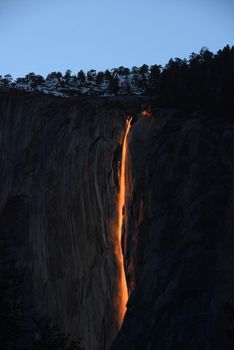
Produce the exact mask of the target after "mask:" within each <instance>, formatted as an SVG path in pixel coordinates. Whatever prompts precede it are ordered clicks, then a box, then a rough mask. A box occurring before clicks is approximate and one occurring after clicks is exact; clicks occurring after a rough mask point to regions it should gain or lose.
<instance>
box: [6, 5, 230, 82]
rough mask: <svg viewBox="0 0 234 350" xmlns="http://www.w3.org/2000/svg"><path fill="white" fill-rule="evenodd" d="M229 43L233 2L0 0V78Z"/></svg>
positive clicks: (153, 58) (134, 61)
mask: <svg viewBox="0 0 234 350" xmlns="http://www.w3.org/2000/svg"><path fill="white" fill-rule="evenodd" d="M226 44H230V45H233V44H234V0H0V74H1V75H4V74H7V73H10V74H12V75H13V77H19V76H23V75H25V74H27V73H29V72H35V73H37V74H42V75H44V76H45V75H47V74H48V73H49V72H51V71H61V72H62V73H63V72H65V70H66V69H71V70H72V72H73V73H74V74H75V73H77V72H78V71H79V70H80V69H83V70H85V71H87V70H89V69H96V70H105V69H107V68H108V69H110V68H113V67H119V66H121V65H123V66H126V67H129V68H131V67H132V66H140V65H142V64H143V63H146V64H148V65H151V64H155V63H157V64H162V65H164V64H165V63H166V62H167V61H168V60H169V59H170V58H171V57H180V58H184V57H188V56H189V54H190V53H191V52H199V50H200V49H201V47H203V46H206V47H208V48H209V49H210V50H211V51H217V50H218V49H220V48H222V47H224V46H225V45H226Z"/></svg>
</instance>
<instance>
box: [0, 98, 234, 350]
mask: <svg viewBox="0 0 234 350" xmlns="http://www.w3.org/2000/svg"><path fill="white" fill-rule="evenodd" d="M149 103H150V104H151V105H152V110H151V116H150V117H147V118H143V117H142V115H141V112H142V110H143V108H144V107H145V106H147V105H148V104H149ZM129 115H133V121H132V126H131V129H130V132H129V137H128V151H127V174H126V189H127V198H126V203H125V208H124V225H123V240H122V243H123V252H124V262H125V271H126V278H127V283H128V288H129V291H130V297H129V301H128V305H127V312H126V315H125V318H124V322H123V325H122V327H121V329H120V332H119V334H118V335H117V333H118V324H117V323H118V322H117V314H116V313H117V312H118V310H116V304H115V298H116V293H117V288H118V268H117V265H116V259H115V243H116V242H115V239H114V237H113V222H114V221H115V220H116V215H117V214H116V200H117V196H118V191H119V179H118V172H119V161H120V154H121V144H122V141H123V137H124V133H125V121H126V118H127V117H128V116H129ZM233 134H234V125H233V124H231V123H230V122H222V121H220V120H212V119H208V118H205V117H204V116H202V115H201V114H199V113H194V114H190V115H189V114H186V113H185V114H181V113H179V112H176V111H173V110H169V109H157V108H156V107H155V106H154V102H153V101H149V99H147V98H142V97H129V98H127V97H122V98H121V97H118V98H111V97H110V98H95V97H93V98H89V97H83V98H81V97H80V98H74V99H62V98H56V97H49V96H44V95H40V94H27V93H25V92H14V91H11V92H7V91H6V92H1V96H0V142H1V143H0V150H1V154H0V156H1V172H0V186H1V190H0V228H1V237H2V239H8V240H10V242H11V244H12V245H13V246H14V251H15V254H16V258H17V264H18V266H20V267H21V268H24V269H26V279H25V282H24V284H25V289H27V290H28V293H27V297H25V299H26V300H27V302H26V303H29V301H28V300H30V305H33V306H34V307H35V308H36V310H37V313H39V314H41V315H46V316H48V317H49V318H50V319H51V320H53V322H56V323H58V324H59V326H60V328H61V329H62V330H64V331H65V332H70V333H71V334H72V337H73V338H74V339H76V338H78V337H81V339H82V345H83V346H84V347H85V349H86V350H103V349H106V350H109V349H110V348H111V349H113V350H116V349H119V350H121V349H123V350H125V349H126V350H131V349H132V350H133V349H134V350H136V349H137V350H138V349H139V350H145V349H148V350H156V349H158V350H164V349H165V350H175V349H179V350H183V349H184V350H185V349H186V350H187V349H190V350H195V349H202V350H203V349H204V350H211V349H212V350H213V349H217V350H218V349H229V348H230V349H231V346H232V345H231V344H232V341H233V338H232V332H233V328H232V327H233V323H231V322H232V321H230V320H232V317H233V314H232V312H233V311H232V310H233V308H234V305H233V292H234V290H233V289H234V287H233V282H234V272H233V270H234V269H233V264H234V257H233V221H234V220H233V214H232V213H233V209H234V208H233V150H234V142H233ZM114 339H115V340H114ZM113 340H114V343H113V345H112V342H113Z"/></svg>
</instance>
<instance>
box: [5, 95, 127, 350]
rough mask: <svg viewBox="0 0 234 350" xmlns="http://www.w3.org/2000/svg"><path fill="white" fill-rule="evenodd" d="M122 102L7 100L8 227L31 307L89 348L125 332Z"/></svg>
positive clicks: (95, 348) (96, 348) (102, 345)
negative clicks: (117, 227) (120, 262)
mask: <svg viewBox="0 0 234 350" xmlns="http://www.w3.org/2000/svg"><path fill="white" fill-rule="evenodd" d="M125 117H126V115H125V112H124V109H121V108H120V109H118V108H113V106H112V105H111V104H109V103H108V102H107V101H105V102H104V101H102V99H99V100H95V99H90V100H89V101H88V102H87V100H85V99H78V101H77V100H76V101H73V102H71V101H67V100H61V99H56V98H50V97H46V96H44V97H43V96H31V95H27V94H25V93H22V94H21V93H11V94H4V93H2V95H1V99H0V149H1V172H0V186H1V189H0V210H1V215H0V224H1V229H2V230H3V231H2V232H3V233H4V234H5V236H8V237H11V238H12V240H13V241H14V242H16V241H17V242H18V243H17V259H18V263H19V264H20V265H21V267H23V268H24V267H26V268H27V275H28V276H29V277H28V280H27V285H30V299H31V304H32V305H33V306H34V307H35V309H36V313H38V314H40V315H46V316H48V317H50V318H51V320H52V321H53V322H54V323H58V324H59V326H60V327H61V329H62V330H64V331H65V332H69V333H71V334H72V338H74V339H77V338H78V337H81V339H82V345H83V346H84V347H85V349H86V350H99V349H108V348H109V347H110V344H111V342H112V339H113V337H114V336H115V335H116V333H117V325H116V322H115V317H114V314H115V310H114V309H113V297H114V294H115V288H116V283H117V281H116V265H115V260H114V254H113V249H114V247H113V241H112V237H111V227H110V222H111V220H112V219H113V217H114V216H115V211H116V193H117V188H118V178H117V175H116V174H117V166H118V154H119V142H120V141H121V138H122V133H123V129H124V125H125Z"/></svg>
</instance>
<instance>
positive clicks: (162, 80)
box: [0, 45, 234, 115]
mask: <svg viewBox="0 0 234 350" xmlns="http://www.w3.org/2000/svg"><path fill="white" fill-rule="evenodd" d="M233 81H234V46H229V45H227V46H225V47H224V48H223V49H221V50H219V51H218V52H217V53H213V52H211V51H210V50H209V49H208V48H205V47H203V48H202V49H201V50H200V52H199V53H192V54H191V55H190V56H189V59H180V58H175V59H170V60H169V62H168V63H167V64H166V65H165V66H164V67H162V66H160V65H157V64H155V65H152V66H148V65H146V64H143V65H142V66H141V67H132V68H131V69H129V68H126V67H123V66H121V67H119V68H114V69H111V70H106V71H104V72H102V71H100V72H97V71H96V70H93V69H92V70H90V71H88V72H87V73H85V72H84V71H83V70H80V71H79V72H78V73H77V74H75V75H73V74H72V72H71V70H67V71H66V72H65V74H62V73H61V72H52V73H50V74H48V75H47V77H46V78H44V77H42V76H41V75H36V74H35V73H29V74H27V75H26V76H25V77H23V78H17V79H16V80H15V81H13V79H12V77H11V76H10V75H9V74H8V75H5V76H4V77H1V76H0V84H1V85H3V86H11V87H20V86H21V85H26V86H27V84H28V85H29V86H30V88H32V89H37V88H38V89H39V87H40V88H41V91H43V88H45V87H46V88H48V87H49V89H50V90H53V89H54V90H56V91H60V92H62V93H65V94H66V95H68V96H71V95H79V94H89V95H104V96H105V95H147V96H153V97H154V98H155V101H156V103H157V104H158V105H159V106H167V107H175V108H178V109H183V110H189V111H194V110H205V111H209V112H211V113H216V114H217V113H223V112H224V113H227V114H229V115H230V114H231V113H232V112H233V111H234V101H233V98H232V96H233V94H234V91H233V90H234V88H233Z"/></svg>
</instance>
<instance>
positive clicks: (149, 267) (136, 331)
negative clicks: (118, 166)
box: [112, 110, 234, 350]
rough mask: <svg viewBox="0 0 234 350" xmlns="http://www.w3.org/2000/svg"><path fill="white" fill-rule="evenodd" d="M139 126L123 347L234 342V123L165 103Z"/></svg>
mask: <svg viewBox="0 0 234 350" xmlns="http://www.w3.org/2000/svg"><path fill="white" fill-rule="evenodd" d="M153 115H154V118H155V119H154V118H153V119H151V120H150V119H143V118H140V119H139V120H138V122H137V123H136V124H135V125H133V126H132V128H131V140H130V145H129V147H130V151H131V158H132V178H133V188H132V190H131V195H130V197H129V198H130V199H129V203H128V205H127V207H126V210H127V213H126V218H127V220H128V221H127V224H126V225H127V232H125V234H126V235H127V237H126V239H127V242H128V243H127V251H126V258H125V263H126V267H127V272H128V279H129V281H130V283H131V280H132V279H134V283H135V289H134V290H133V291H132V293H131V295H130V299H129V302H128V310H127V313H126V315H125V319H124V323H123V325H122V329H121V330H120V333H119V335H118V337H117V339H116V341H115V344H114V346H113V348H112V349H113V350H133V349H134V350H142V349H144V350H175V349H179V350H188V349H190V350H197V349H203V350H218V349H230V350H231V349H232V348H233V340H234V337H233V315H234V311H233V310H234V304H233V300H234V287H233V286H234V269H233V266H234V255H233V249H234V241H233V227H234V216H233V212H234V197H233V180H234V177H233V176H234V175H233V174H234V158H233V154H234V153H233V150H234V141H233V140H234V125H233V124H231V123H225V122H222V120H219V121H218V120H212V118H210V119H207V118H204V117H202V116H201V115H199V114H194V115H186V116H180V115H179V114H177V115H176V114H175V113H174V112H172V111H160V110H155V111H154V113H153Z"/></svg>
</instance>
